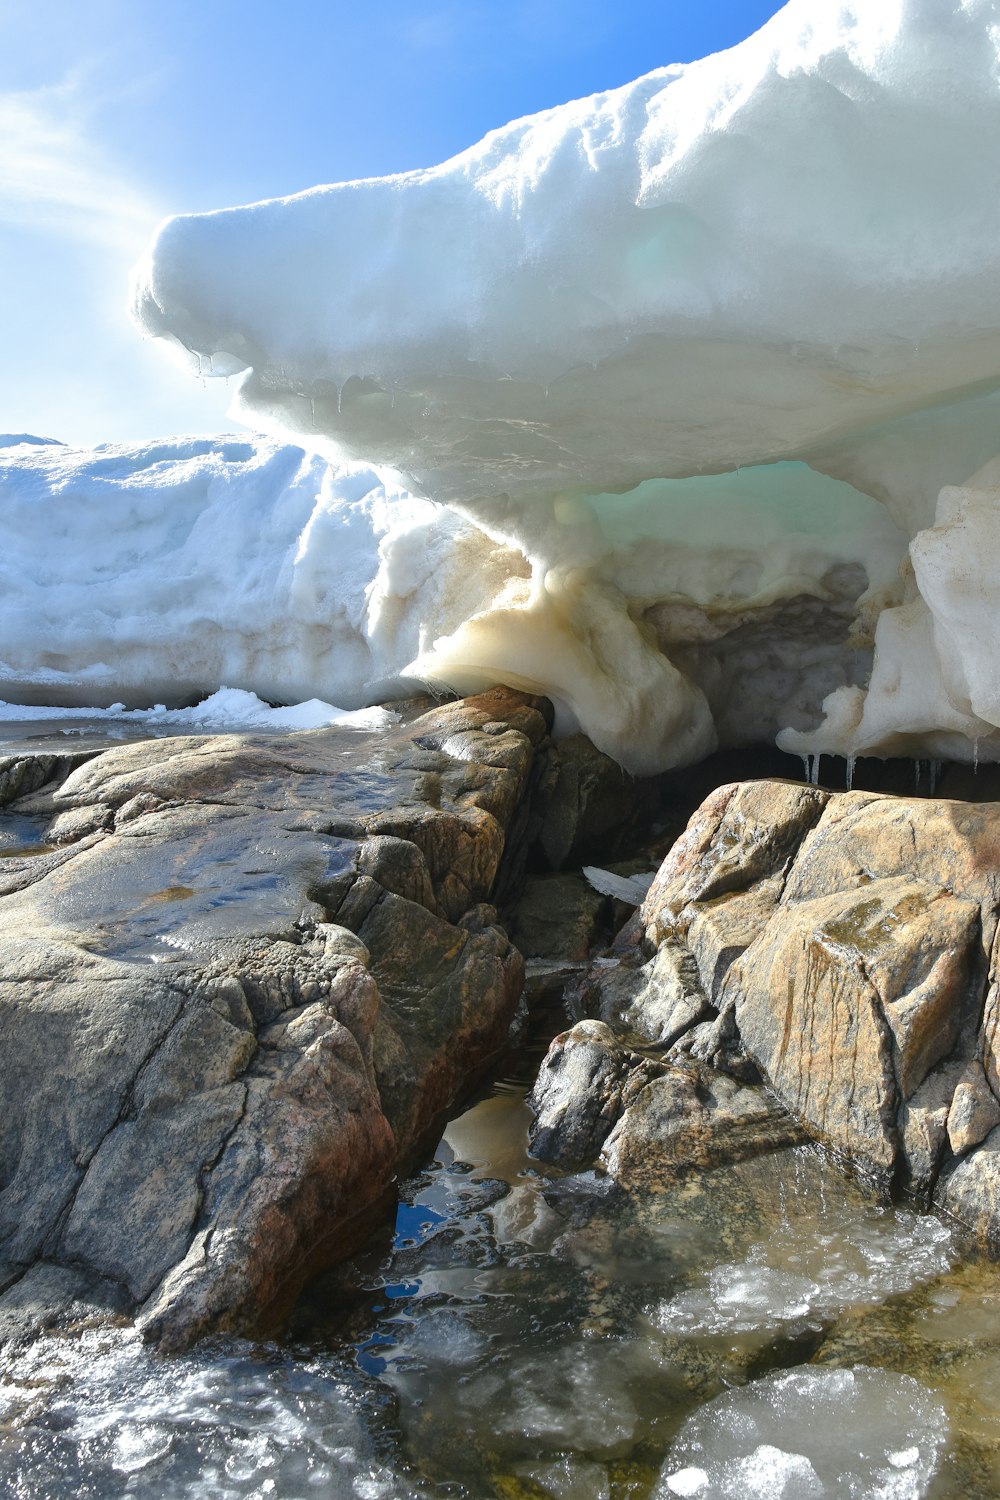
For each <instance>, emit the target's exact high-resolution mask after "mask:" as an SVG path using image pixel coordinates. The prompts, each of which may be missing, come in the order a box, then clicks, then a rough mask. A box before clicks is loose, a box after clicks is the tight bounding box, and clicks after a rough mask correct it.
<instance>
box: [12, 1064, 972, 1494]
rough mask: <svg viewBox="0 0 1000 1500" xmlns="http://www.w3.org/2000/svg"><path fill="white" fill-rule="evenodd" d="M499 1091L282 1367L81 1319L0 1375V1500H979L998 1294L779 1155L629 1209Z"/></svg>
mask: <svg viewBox="0 0 1000 1500" xmlns="http://www.w3.org/2000/svg"><path fill="white" fill-rule="evenodd" d="M526 1123H527V1109H526V1106H525V1104H524V1101H523V1086H522V1085H521V1084H519V1083H514V1082H510V1083H506V1084H499V1085H497V1086H496V1087H495V1088H494V1089H493V1090H492V1091H491V1092H490V1093H489V1094H488V1095H487V1096H486V1097H485V1098H483V1099H481V1100H479V1101H478V1102H477V1103H476V1104H474V1105H473V1106H471V1107H470V1108H468V1109H467V1110H465V1111H464V1112H463V1113H462V1114H460V1115H459V1116H458V1117H457V1118H456V1119H454V1120H453V1121H452V1122H451V1123H450V1124H449V1126H448V1127H447V1129H446V1131H445V1133H444V1136H443V1138H442V1140H441V1142H440V1144H439V1146H438V1149H437V1151H436V1153H435V1155H434V1159H433V1160H432V1161H431V1162H429V1163H428V1164H427V1166H426V1167H425V1168H424V1169H423V1170H422V1171H420V1172H418V1173H417V1174H415V1175H414V1176H413V1177H412V1178H410V1179H409V1180H408V1181H407V1182H406V1183H405V1184H403V1185H402V1187H401V1191H400V1198H399V1206H398V1210H397V1213H396V1217H395V1222H394V1224H391V1225H387V1226H386V1228H385V1230H384V1231H383V1233H382V1234H381V1235H380V1236H377V1237H376V1239H375V1240H374V1241H373V1242H372V1243H371V1244H370V1245H369V1246H368V1248H367V1249H366V1251H365V1252H364V1253H363V1254H362V1255H360V1256H358V1257H357V1258H355V1259H354V1260H352V1261H350V1262H348V1263H347V1264H345V1265H343V1266H341V1267H339V1268H338V1269H337V1270H336V1271H335V1272H332V1273H330V1274H328V1275H327V1276H326V1277H324V1278H322V1279H321V1280H320V1281H318V1282H316V1283H315V1284H314V1285H313V1286H312V1287H311V1288H310V1289H309V1291H308V1293H307V1295H306V1296H304V1297H303V1298H302V1300H301V1302H300V1304H299V1306H298V1308H297V1309H296V1311H295V1314H294V1317H293V1320H292V1324H291V1327H290V1330H289V1336H288V1339H287V1340H286V1341H285V1342H284V1343H283V1344H281V1345H253V1344H249V1343H243V1342H239V1341H228V1342H214V1343H209V1344H205V1345H203V1346H201V1347H200V1348H198V1349H197V1350H195V1351H194V1352H193V1353H192V1354H190V1355H188V1356H186V1357H183V1358H178V1359H172V1360H161V1359H158V1358H157V1357H155V1356H154V1355H151V1354H150V1353H149V1352H148V1351H147V1350H146V1349H145V1348H144V1347H143V1345H142V1343H141V1341H140V1340H138V1338H137V1337H136V1335H135V1334H134V1333H133V1332H132V1330H131V1329H130V1328H128V1327H125V1326H122V1327H114V1326H110V1325H109V1324H107V1323H106V1322H104V1323H95V1324H94V1325H93V1326H90V1327H80V1328H76V1329H73V1330H68V1331H65V1332H62V1333H59V1334H55V1333H53V1334H49V1335H47V1336H45V1337H44V1338H43V1339H41V1340H40V1341H39V1342H37V1343H35V1344H33V1345H32V1346H31V1347H30V1348H28V1349H24V1350H22V1351H20V1352H19V1353H15V1354H13V1355H10V1356H8V1357H7V1359H6V1361H5V1362H4V1365H3V1368H2V1371H0V1493H3V1494H5V1495H10V1496H13V1497H18V1500H21V1497H23V1500H29V1497H30V1500H43V1497H44V1500H58V1497H62V1496H70V1495H73V1496H77V1495H86V1496H95V1497H98V1496H100V1497H103V1496H163V1497H174V1496H178V1497H180V1496H192V1497H193V1496H204V1497H222V1500H228V1497H254V1500H265V1497H275V1500H297V1497H306V1496H327V1497H336V1500H340V1497H352V1500H353V1497H357V1500H383V1497H384V1500H397V1497H398V1500H408V1497H414V1500H425V1497H443V1496H467V1497H470V1500H479V1497H484V1500H486V1497H499V1500H545V1497H552V1500H625V1497H630V1500H631V1497H636V1500H640V1497H642V1500H645V1497H656V1500H669V1497H672V1496H675V1495H694V1496H698V1497H700V1500H714V1497H730V1496H732V1497H739V1500H756V1497H760V1500H776V1497H784V1500H798V1497H812V1496H837V1497H839V1496H844V1497H848V1496H850V1497H852V1500H858V1497H872V1500H875V1497H883V1500H917V1497H922V1496H928V1497H934V1500H951V1497H958V1496H962V1497H978V1496H982V1497H986V1496H991V1497H992V1496H995V1495H996V1494H997V1493H1000V1379H998V1377H1000V1275H998V1273H997V1269H996V1268H995V1267H994V1266H993V1265H991V1264H989V1263H987V1262H983V1261H978V1260H975V1259H972V1258H969V1257H968V1256H963V1255H962V1254H961V1247H960V1245H959V1242H958V1239H957V1236H956V1233H955V1231H954V1230H953V1229H952V1228H951V1227H949V1226H948V1225H947V1224H946V1223H945V1222H943V1221H942V1220H940V1219H937V1218H935V1217H932V1216H923V1215H920V1214H918V1213H916V1212H914V1211H912V1210H911V1209H909V1208H907V1207H903V1206H898V1205H897V1206H891V1205H880V1204H878V1203H875V1202H873V1201H872V1199H871V1197H870V1196H869V1195H868V1194H867V1193H866V1191H865V1190H864V1189H863V1188H862V1187H861V1186H859V1185H857V1184H854V1183H852V1182H851V1181H849V1180H848V1179H846V1178H845V1177H844V1176H843V1175H842V1173H841V1171H840V1170H839V1169H838V1168H837V1167H836V1166H835V1165H834V1164H832V1163H831V1162H829V1161H828V1160H827V1159H825V1158H824V1157H823V1156H822V1155H821V1154H819V1153H818V1152H816V1151H813V1150H812V1149H809V1148H798V1149H794V1150H788V1151H784V1152H780V1153H777V1154H776V1155H773V1156H771V1157H765V1158H760V1159H758V1160H756V1161H752V1162H744V1163H741V1164H740V1165H738V1166H734V1167H730V1168H725V1169H720V1170H719V1171H716V1172H712V1173H707V1174H704V1173H703V1174H700V1175H699V1176H697V1177H695V1178H692V1179H691V1180H690V1181H689V1182H688V1183H687V1184H685V1185H684V1186H683V1187H681V1188H680V1189H675V1190H673V1191H671V1192H669V1193H663V1194H660V1195H652V1196H646V1197H644V1198H642V1199H630V1198H628V1197H626V1196H625V1195H623V1194H621V1193H619V1192H618V1190H617V1189H616V1188H615V1187H614V1186H613V1185H612V1184H610V1183H609V1182H608V1181H607V1180H606V1179H602V1178H601V1177H599V1176H597V1175H595V1174H594V1173H582V1174H576V1175H559V1174H557V1173H549V1172H543V1171H541V1170H540V1169H539V1168H538V1166H537V1164H534V1163H532V1162H531V1161H530V1159H529V1158H528V1157H527V1155H526V1153H525V1140H526V1135H525V1127H526Z"/></svg>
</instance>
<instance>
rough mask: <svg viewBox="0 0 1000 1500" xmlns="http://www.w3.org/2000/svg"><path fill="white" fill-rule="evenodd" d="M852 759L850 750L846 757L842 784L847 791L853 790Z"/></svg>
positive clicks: (852, 753)
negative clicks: (845, 768)
mask: <svg viewBox="0 0 1000 1500" xmlns="http://www.w3.org/2000/svg"><path fill="white" fill-rule="evenodd" d="M854 761H855V756H854V752H853V751H852V752H851V753H850V754H849V755H848V757H847V770H846V772H845V774H844V785H845V786H846V787H847V790H848V791H849V792H851V791H853V790H854Z"/></svg>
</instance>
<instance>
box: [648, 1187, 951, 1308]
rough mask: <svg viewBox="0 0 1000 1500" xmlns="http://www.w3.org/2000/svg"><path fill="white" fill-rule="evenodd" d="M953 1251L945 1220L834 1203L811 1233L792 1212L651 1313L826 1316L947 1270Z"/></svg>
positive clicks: (898, 1291) (929, 1278)
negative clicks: (845, 1208) (841, 1209)
mask: <svg viewBox="0 0 1000 1500" xmlns="http://www.w3.org/2000/svg"><path fill="white" fill-rule="evenodd" d="M954 1253H955V1252H954V1240H953V1235H952V1232H951V1231H950V1230H949V1228H948V1227H947V1226H946V1225H945V1224H944V1223H942V1222H941V1220H939V1219H936V1218H934V1217H933V1216H931V1215H927V1216H923V1217H918V1216H916V1215H914V1214H912V1213H911V1212H909V1211H907V1210H905V1209H882V1208H878V1207H874V1206H869V1207H868V1208H867V1210H864V1209H858V1210H856V1211H855V1212H854V1213H853V1214H850V1215H848V1214H847V1213H843V1214H838V1213H837V1212H835V1211H833V1210H831V1211H830V1212H829V1214H828V1215H827V1217H826V1219H825V1220H824V1223H823V1225H822V1227H821V1232H819V1233H817V1234H815V1235H811V1236H810V1235H808V1234H806V1233H804V1232H803V1228H802V1226H801V1225H799V1224H798V1223H797V1222H796V1221H795V1219H794V1217H793V1218H791V1219H790V1221H789V1222H787V1223H785V1224H779V1225H776V1226H775V1228H774V1231H773V1233H772V1234H771V1235H769V1236H768V1238H767V1240H764V1241H761V1242H760V1243H758V1244H756V1245H752V1246H751V1247H750V1249H749V1250H748V1251H747V1254H746V1258H745V1259H744V1260H743V1261H738V1262H726V1263H723V1264H722V1265H718V1266H713V1267H712V1268H711V1269H710V1270H709V1271H707V1272H706V1273H705V1274H704V1275H703V1276H702V1277H701V1278H700V1280H699V1282H698V1283H697V1284H696V1285H695V1286H693V1287H690V1288H688V1289H687V1290H686V1291H683V1292H678V1293H677V1294H676V1295H675V1296H673V1297H671V1298H669V1299H668V1300H666V1301H664V1302H661V1303H660V1304H659V1305H658V1306H656V1307H655V1308H653V1309H652V1320H653V1323H654V1324H655V1325H656V1327H658V1328H660V1329H661V1330H662V1331H663V1332H665V1333H670V1334H678V1333H682V1334H690V1333H709V1334H721V1333H728V1334H735V1333H748V1332H753V1331H754V1330H757V1329H764V1330H771V1329H774V1328H775V1327H780V1326H782V1325H788V1324H796V1323H802V1322H816V1321H823V1320H827V1319H830V1318H832V1317H835V1316H836V1315H837V1314H838V1313H840V1312H841V1311H843V1310H844V1309H845V1308H848V1307H856V1306H863V1305H865V1304H866V1303H875V1302H881V1301H883V1300H884V1299H885V1298H887V1297H892V1296H896V1295H898V1294H899V1293H901V1292H905V1291H907V1290H908V1289H909V1288H910V1287H912V1286H917V1285H919V1284H920V1283H921V1282H923V1281H929V1280H931V1279H932V1278H933V1277H935V1276H939V1275H941V1274H942V1273H943V1272H944V1271H946V1270H947V1269H948V1267H949V1265H950V1264H951V1262H952V1259H953V1257H954Z"/></svg>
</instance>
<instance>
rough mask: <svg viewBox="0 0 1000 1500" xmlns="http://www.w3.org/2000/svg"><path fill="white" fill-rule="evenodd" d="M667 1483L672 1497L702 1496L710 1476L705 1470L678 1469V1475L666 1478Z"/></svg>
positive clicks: (669, 1475) (670, 1475)
mask: <svg viewBox="0 0 1000 1500" xmlns="http://www.w3.org/2000/svg"><path fill="white" fill-rule="evenodd" d="M665 1483H666V1486H667V1489H668V1490H669V1492H670V1493H671V1495H684V1496H688V1495H700V1494H701V1493H702V1492H703V1490H704V1489H705V1488H706V1486H707V1484H708V1475H707V1474H706V1473H705V1470H704V1469H695V1468H689V1469H678V1470H677V1472H676V1474H668V1475H667V1476H666V1479H665Z"/></svg>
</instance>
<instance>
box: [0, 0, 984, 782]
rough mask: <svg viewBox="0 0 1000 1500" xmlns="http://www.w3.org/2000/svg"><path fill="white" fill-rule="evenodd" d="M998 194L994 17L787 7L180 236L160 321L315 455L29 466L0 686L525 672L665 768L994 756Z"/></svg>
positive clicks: (17, 481)
mask: <svg viewBox="0 0 1000 1500" xmlns="http://www.w3.org/2000/svg"><path fill="white" fill-rule="evenodd" d="M998 180H1000V0H864V4H857V3H847V0H790V3H789V4H788V5H786V6H785V8H784V9H783V10H782V11H781V12H779V14H778V15H776V16H775V17H774V18H773V19H772V20H771V21H770V22H769V23H768V24H767V25H766V26H765V27H763V28H762V30H761V31H760V32H758V33H757V34H756V36H754V37H751V38H749V39H748V40H747V41H746V42H744V43H742V44H741V45H740V46H739V47H736V48H733V49H732V50H731V51H729V52H727V53H723V54H719V55H718V56H715V57H712V58H708V59H705V60H704V61H702V62H699V63H695V64H692V65H690V66H687V67H673V68H664V69H661V70H659V71H657V72H654V73H651V74H649V75H648V76H647V77H645V78H641V79H639V80H638V81H637V82H635V83H634V84H630V85H628V86H626V87H625V88H621V89H616V90H614V91H612V92H610V93H607V94H601V95H596V96H594V97H593V98H590V99H585V100H580V101H577V102H575V103H572V104H568V105H565V106H562V107H561V108H558V109H554V110H549V111H546V112H544V113H543V114H540V115H537V116H534V117H531V118H529V119H526V120H520V121H516V122H515V123H513V124H512V125H509V126H506V127H504V128H503V129H502V130H499V131H494V132H493V133H492V134H491V135H489V136H487V137H486V138H485V139H484V140H483V141H482V142H480V143H479V144H478V145H476V146H473V147H471V148H470V150H468V151H466V152H464V153H463V154H462V155H460V156H458V157H455V158H454V159H453V160H451V161H449V162H445V163H444V164H442V165H441V166H438V167H434V168H431V169H428V170H427V171H423V172H414V173H409V174H406V175H404V176H400V177H393V178H386V179H377V180H370V181H366V182H359V183H341V184H337V185H334V186H331V187H323V188H316V189H314V190H312V191H310V192H308V193H303V194H299V195H297V196H295V197H292V198H287V199H280V200H275V201H273V202H270V203H265V204H255V205H252V206H250V207H248V208H241V209H229V210H224V211H220V212H218V213H213V214H204V215H197V216H191V217H187V218H178V219H173V220H170V221H168V222H167V223H166V224H165V225H163V226H162V227H161V229H160V231H159V233H158V235H157V237H156V240H155V242H154V244H153V246H152V249H151V252H150V254H149V256H148V257H147V259H146V261H145V262H144V263H143V265H142V266H141V267H140V268H139V269H138V271H137V274H136V279H135V290H134V303H135V309H136V314H137V317H138V318H139V321H140V323H141V324H142V325H143V327H144V328H145V329H146V330H147V331H148V332H150V333H152V334H155V335H158V336H161V337H164V338H166V339H168V340H170V341H171V342H172V343H173V345H174V347H175V349H176V350H178V351H180V352H181V353H182V354H183V355H184V356H185V357H186V358H188V359H189V362H190V363H191V365H192V368H193V369H195V370H197V371H199V372H200V373H202V374H212V373H214V374H221V375H227V376H229V375H233V374H238V373H239V372H240V371H244V373H243V374H242V376H241V377H240V383H239V387H238V395H237V400H236V406H235V413H236V415H238V416H240V417H241V418H242V419H243V420H246V421H248V422H250V423H252V424H254V425H256V426H258V427H265V428H267V429H269V430H271V431H272V432H273V433H275V434H278V435H280V436H281V439H282V441H281V442H280V443H277V442H276V443H268V442H267V441H260V442H258V441H256V440H253V441H251V440H250V439H249V438H248V439H247V440H246V441H245V442H243V443H240V442H239V441H238V440H236V439H233V440H220V441H219V442H218V443H209V444H202V445H200V446H198V445H190V444H188V445H186V446H185V444H184V443H183V442H181V441H177V442H174V443H166V444H163V445H160V447H159V448H145V449H141V450H140V449H136V448H133V449H107V450H101V451H99V452H98V453H97V454H94V455H80V454H76V455H74V454H70V453H67V452H66V451H65V450H61V449H59V448H54V447H49V448H45V447H42V448H34V449H30V448H25V447H23V446H22V447H18V448H14V449H10V450H6V451H5V452H4V453H2V454H0V472H2V473H4V474H6V475H7V481H6V482H7V489H6V491H5V493H6V496H7V499H6V500H5V519H6V520H7V531H8V535H9V538H10V540H9V546H8V548H7V549H5V555H4V557H3V560H2V561H0V567H2V568H3V569H4V570H5V571H4V593H3V595H2V596H0V656H2V657H3V658H4V660H5V661H6V663H7V666H6V668H0V683H2V681H4V680H6V681H8V682H10V683H11V684H13V685H14V686H16V685H17V684H18V683H20V684H21V687H22V689H23V690H24V691H25V692H28V691H34V693H35V694H36V696H47V697H51V688H50V687H49V688H47V687H46V686H45V683H44V682H43V681H42V680H41V679H40V678H39V677H38V674H39V673H42V674H47V678H46V680H47V681H48V682H50V683H51V682H52V681H53V680H54V679H53V674H55V679H58V680H59V681H61V682H62V683H63V684H64V688H65V692H66V693H67V694H70V693H73V692H76V693H77V694H78V695H80V696H82V697H86V696H87V695H88V694H89V693H91V692H92V690H93V685H94V683H95V682H96V681H97V680H98V679H100V680H101V681H102V682H103V688H102V689H101V690H102V692H103V693H104V694H105V696H104V700H103V701H105V702H106V701H109V699H110V698H111V697H114V698H123V699H125V700H126V701H129V702H139V701H142V702H145V703H149V702H151V701H153V700H158V699H163V700H164V701H166V700H168V699H169V698H173V699H174V700H175V701H177V699H178V698H179V697H180V696H181V695H186V694H188V693H190V692H205V691H211V690H212V689H214V688H216V687H218V686H219V684H220V683H223V682H225V683H228V684H230V685H231V686H239V687H242V688H245V689H248V690H252V691H254V692H256V693H258V694H259V695H260V696H262V697H264V698H267V699H270V700H272V701H295V700H298V699H301V698H309V697H313V696H317V695H318V696H320V697H321V698H323V699H324V700H327V701H329V702H331V703H337V704H340V705H342V706H344V707H347V708H350V707H354V706H357V705H360V704H362V703H366V702H371V701H373V700H374V699H375V698H377V697H383V696H386V695H388V694H391V693H392V692H394V691H398V690H405V689H406V687H407V686H408V685H411V684H412V681H413V679H417V680H422V681H435V682H443V683H446V684H448V685H450V686H453V687H456V688H459V689H462V690H467V689H472V688H477V687H480V686H483V685H485V684H487V683H489V682H491V681H497V680H503V681H507V682H510V683H512V684H514V685H517V686H524V687H528V688H532V689H536V690H540V691H543V692H548V693H549V694H550V695H551V696H552V697H553V698H554V699H555V701H556V703H557V708H558V710H559V716H560V717H559V722H560V723H561V724H563V725H566V726H571V725H576V724H579V725H582V726H583V728H585V729H586V730H587V731H588V732H589V733H590V734H591V735H592V737H593V738H594V739H595V740H596V742H597V743H598V744H600V745H601V746H603V747H604V748H605V749H607V750H609V751H610V752H611V753H612V754H614V755H617V756H618V757H619V759H621V760H622V761H623V763H624V764H626V765H628V766H630V767H631V768H633V769H635V770H640V771H650V770H656V769H659V768H661V767H663V766H667V765H672V764H678V763H683V762H685V761H690V760H693V759H696V758H697V757H698V756H700V755H702V754H704V753H705V752H706V751H707V750H708V749H710V748H711V747H712V746H713V745H714V744H715V743H716V740H717V739H721V740H723V741H724V742H727V743H741V742H744V743H745V742H748V741H750V740H755V739H760V738H768V737H773V736H774V735H776V734H780V738H781V742H782V743H783V744H785V745H786V746H788V747H789V748H795V749H799V750H801V751H802V752H803V753H815V752H816V751H820V750H822V751H830V750H837V751H840V752H842V753H846V754H856V753H866V752H867V753H876V754H891V753H902V754H914V755H922V756H931V757H933V758H937V757H940V756H944V755H959V756H961V755H966V756H968V757H969V758H972V757H973V756H974V755H976V754H979V755H980V756H982V757H983V758H996V757H997V756H998V755H1000V732H998V728H997V726H998V725H1000V668H998V667H997V665H996V663H997V662H998V661H1000V652H997V651H996V650H995V649H994V644H995V642H996V639H997V634H998V624H1000V596H998V594H997V589H996V587H995V584H994V581H993V579H994V571H995V570H994V568H993V566H992V559H993V558H995V557H996V556H997V547H998V545H1000V519H998V518H1000V474H998V472H997V468H996V464H995V463H994V459H995V456H996V454H997V452H998V450H1000V441H998V436H997V434H998V432H1000V394H998V392H1000V299H998V296H997V291H998V288H1000V196H998V195H997V194H996V192H995V191H994V190H993V187H994V184H995V183H996V182H997V181H998ZM288 437H292V438H293V439H294V441H295V444H296V446H288V445H287V439H288ZM373 465H374V466H375V467H373ZM970 476H972V477H971V478H970ZM421 497H423V498H421ZM98 518H99V519H98ZM68 621H69V622H71V623H70V624H67V622H68ZM5 691H6V690H5ZM6 695H7V696H13V695H14V694H13V692H11V691H7V693H6ZM824 700H825V701H824ZM91 701H93V700H91Z"/></svg>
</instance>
